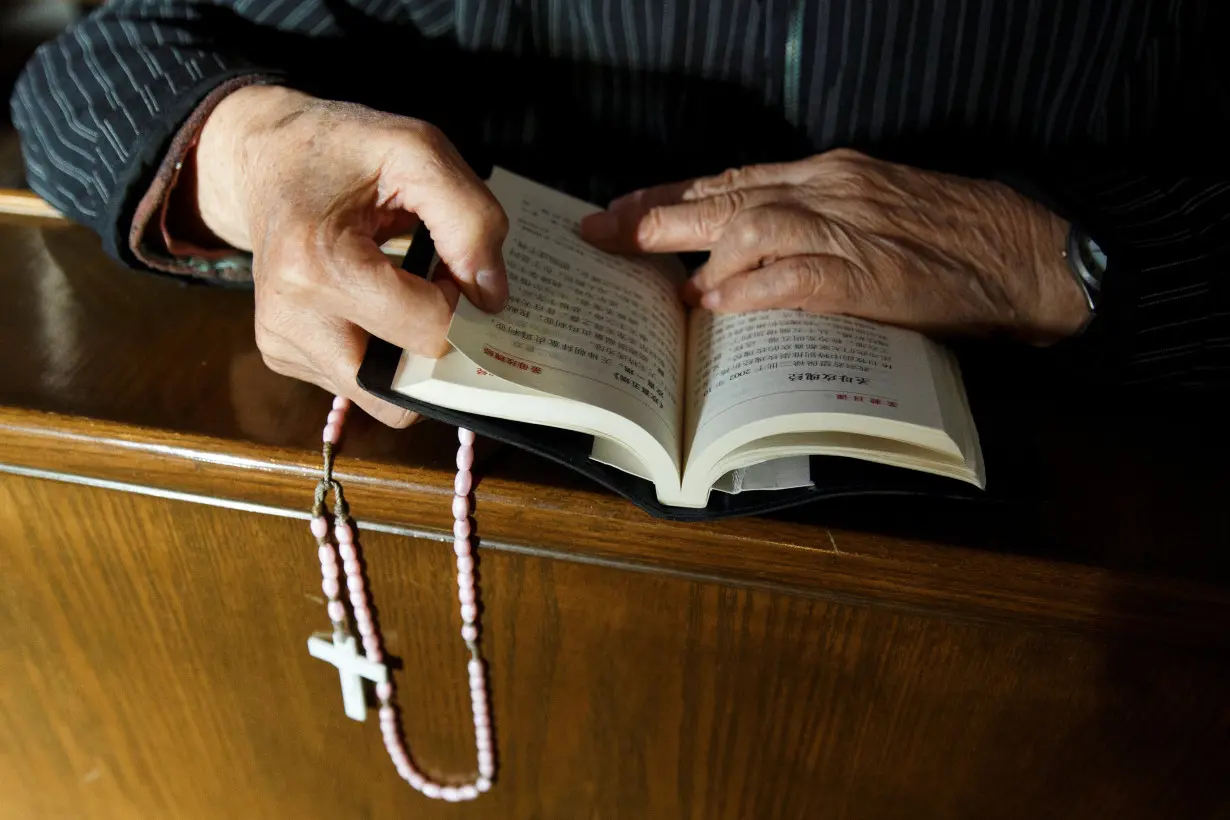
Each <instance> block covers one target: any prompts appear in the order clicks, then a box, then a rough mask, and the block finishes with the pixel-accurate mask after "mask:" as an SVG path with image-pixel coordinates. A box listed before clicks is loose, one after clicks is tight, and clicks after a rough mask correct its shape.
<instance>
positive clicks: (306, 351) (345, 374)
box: [262, 321, 419, 427]
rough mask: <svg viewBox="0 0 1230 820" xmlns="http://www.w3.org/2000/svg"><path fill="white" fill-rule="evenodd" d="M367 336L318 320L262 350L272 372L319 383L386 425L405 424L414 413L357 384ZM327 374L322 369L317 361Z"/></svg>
mask: <svg viewBox="0 0 1230 820" xmlns="http://www.w3.org/2000/svg"><path fill="white" fill-rule="evenodd" d="M367 339H368V336H367V334H366V333H364V332H363V331H362V330H361V329H360V328H357V327H354V326H353V325H340V326H339V325H335V324H333V323H330V322H327V321H326V322H322V323H318V324H317V325H316V326H315V329H314V332H313V334H312V336H311V337H305V338H302V339H299V340H297V341H296V340H289V339H282V340H279V341H280V344H279V347H280V352H279V353H278V354H275V355H269V354H263V356H262V358H263V359H264V362H265V365H266V366H267V367H268V368H269V369H270V370H272V371H273V372H275V373H279V374H281V375H283V376H289V377H290V378H293V379H298V380H299V381H304V382H308V383H310V384H314V385H316V386H317V387H320V388H322V389H324V390H326V391H328V392H329V393H332V394H333V395H335V396H345V397H346V398H348V399H350V400H351V401H352V402H354V403H355V404H357V405H358V406H359V407H361V408H362V409H363V411H364V412H366V413H367V414H368V415H369V416H371V417H372V418H374V419H376V420H377V421H379V422H381V423H382V424H386V425H388V426H389V427H407V426H409V425H411V424H413V423H415V422H416V421H418V418H419V416H418V414H417V413H415V412H412V411H410V410H406V409H405V408H402V407H398V406H397V405H395V404H392V403H391V402H387V401H384V400H383V399H379V398H377V397H376V396H373V395H372V394H370V393H368V392H367V391H366V390H364V389H362V388H361V387H359V384H358V380H357V376H358V372H359V363H360V362H361V360H362V356H363V352H364V351H365V350H366V348H367ZM318 364H319V365H321V366H323V367H324V368H325V369H327V370H328V371H329V372H330V374H326V373H322V372H321V370H320V369H318V366H317V365H318Z"/></svg>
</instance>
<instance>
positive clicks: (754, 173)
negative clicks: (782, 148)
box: [680, 154, 824, 201]
mask: <svg viewBox="0 0 1230 820" xmlns="http://www.w3.org/2000/svg"><path fill="white" fill-rule="evenodd" d="M823 156H824V155H823V154H822V155H821V157H823ZM818 159H819V157H814V158H811V159H807V160H799V161H796V162H770V163H765V164H763V165H747V166H744V167H743V168H729V169H727V170H725V171H723V172H722V173H720V174H718V175H716V176H711V177H701V178H699V179H695V180H692V182H691V183H690V184H688V185H687V186H686V187H685V188H684V189H683V191H682V192H681V196H680V199H681V200H683V201H692V200H697V199H705V198H707V197H711V196H719V195H721V194H726V193H730V192H731V191H740V190H745V189H747V188H768V187H773V186H778V185H800V184H802V183H804V182H806V181H807V180H808V179H810V178H811V177H812V176H813V175H814V174H815V167H814V163H815V162H816V161H817V160H818Z"/></svg>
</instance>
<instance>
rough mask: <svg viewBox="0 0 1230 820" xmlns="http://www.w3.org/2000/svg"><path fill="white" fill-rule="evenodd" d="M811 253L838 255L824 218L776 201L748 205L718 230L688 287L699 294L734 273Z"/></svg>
mask: <svg viewBox="0 0 1230 820" xmlns="http://www.w3.org/2000/svg"><path fill="white" fill-rule="evenodd" d="M813 253H833V254H836V255H840V253H839V251H838V249H837V248H835V246H834V243H833V241H832V235H831V230H830V226H829V224H828V222H827V221H826V220H825V219H824V217H822V216H819V215H818V214H815V213H812V212H810V211H806V210H803V209H802V208H795V207H789V206H783V205H778V204H773V205H762V206H760V207H757V208H748V209H747V210H744V211H742V212H741V213H739V215H738V216H736V217H735V218H734V219H733V220H732V221H731V223H730V225H729V226H728V227H727V229H726V230H725V231H723V232H722V236H721V238H720V239H719V240H718V242H717V244H716V245H714V246H713V250H712V252H711V253H710V254H709V259H708V261H707V262H705V264H703V265H701V266H700V267H699V268H697V269H696V273H695V274H693V275H692V278H691V280H690V282H689V289H690V290H694V291H695V292H698V293H703V292H704V291H708V290H713V289H714V288H716V287H717V286H718V285H720V284H721V283H722V282H724V281H725V280H726V279H728V278H729V277H731V276H734V275H735V274H738V273H746V272H747V271H752V270H756V269H758V268H763V267H765V266H767V265H771V264H773V263H774V262H776V261H777V260H779V259H785V258H787V257H791V256H805V255H807V254H813Z"/></svg>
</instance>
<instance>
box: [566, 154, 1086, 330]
mask: <svg viewBox="0 0 1230 820" xmlns="http://www.w3.org/2000/svg"><path fill="white" fill-rule="evenodd" d="M1067 230H1068V226H1067V224H1066V223H1065V222H1064V221H1063V220H1061V219H1060V218H1058V217H1057V216H1055V215H1054V214H1052V213H1050V212H1049V211H1048V210H1047V209H1046V208H1043V207H1042V206H1040V205H1038V204H1036V203H1035V202H1033V201H1031V200H1029V199H1027V198H1025V197H1023V196H1021V195H1020V194H1017V193H1016V192H1014V191H1012V190H1010V189H1009V188H1007V187H1005V186H1003V185H1000V184H997V183H991V182H982V181H974V180H969V179H964V178H961V177H955V176H950V175H947V174H940V173H932V172H928V171H921V170H918V169H915V168H909V167H906V166H902V165H894V164H892V163H889V162H883V161H880V160H876V159H873V158H871V157H868V156H865V155H863V154H860V153H858V152H855V151H850V150H836V151H830V152H828V153H824V154H820V155H818V156H815V157H812V158H810V159H806V160H802V161H799V162H791V163H784V164H778V165H760V166H752V167H748V168H743V169H738V170H732V171H727V172H726V173H724V174H722V175H720V176H717V177H711V178H705V179H697V180H691V181H688V182H681V183H676V184H673V185H664V186H661V187H658V188H650V189H646V190H642V191H637V192H634V193H632V194H628V195H627V196H624V197H621V198H620V199H617V200H615V201H614V202H612V203H611V206H610V208H609V210H607V211H605V212H602V213H599V214H594V215H592V216H590V217H589V218H587V219H586V220H585V221H584V222H583V223H582V226H581V231H582V236H584V237H585V238H586V239H588V240H589V241H591V242H593V243H594V244H595V245H598V246H599V247H602V248H604V249H607V250H611V251H617V252H651V253H661V252H679V251H709V252H710V254H709V259H708V261H707V262H706V263H705V264H704V265H702V266H701V267H700V268H699V269H698V270H697V271H696V273H695V275H694V276H693V277H692V279H691V280H690V281H689V282H688V285H687V286H686V288H685V295H686V296H688V298H689V299H690V300H691V301H693V302H694V303H695V302H699V304H700V305H701V306H703V307H706V308H710V309H712V310H715V311H723V312H738V311H747V310H757V309H762V308H802V309H804V310H808V311H812V312H816V313H841V314H847V315H851V316H861V317H864V318H867V319H875V320H878V321H882V322H888V323H892V324H897V325H902V326H905V327H912V328H915V329H918V330H922V331H926V332H932V333H945V334H946V333H974V334H984V333H996V332H1007V333H1011V334H1013V335H1015V336H1017V337H1019V338H1022V339H1024V340H1027V341H1030V342H1034V343H1039V344H1043V343H1047V342H1053V341H1056V340H1058V339H1060V338H1063V337H1065V336H1069V335H1071V334H1073V333H1075V332H1076V331H1077V330H1078V329H1080V327H1081V326H1082V325H1083V324H1084V323H1085V321H1086V320H1087V319H1088V308H1087V306H1086V303H1085V299H1084V295H1083V293H1082V292H1081V289H1080V286H1079V285H1078V284H1077V283H1076V280H1075V278H1074V277H1073V276H1072V275H1071V273H1070V272H1069V270H1068V268H1067V263H1066V262H1065V261H1064V258H1063V249H1064V247H1065V244H1066V241H1065V240H1066V237H1067Z"/></svg>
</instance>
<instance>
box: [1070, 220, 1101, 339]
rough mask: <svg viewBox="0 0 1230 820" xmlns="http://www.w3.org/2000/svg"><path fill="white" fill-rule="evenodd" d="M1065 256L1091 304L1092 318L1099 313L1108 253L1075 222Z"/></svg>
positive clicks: (1090, 312)
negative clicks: (1099, 298)
mask: <svg viewBox="0 0 1230 820" xmlns="http://www.w3.org/2000/svg"><path fill="white" fill-rule="evenodd" d="M1064 256H1065V257H1067V259H1068V269H1069V270H1071V271H1072V275H1073V276H1074V277H1076V281H1077V284H1079V285H1080V286H1081V290H1082V291H1083V292H1084V294H1085V303H1086V304H1087V305H1089V316H1090V319H1092V318H1093V316H1095V315H1096V314H1097V309H1098V297H1099V296H1100V295H1101V293H1102V276H1103V274H1105V273H1106V254H1104V253H1103V252H1102V249H1101V248H1100V247H1098V243H1097V242H1094V241H1093V237H1091V236H1090V235H1089V234H1087V233H1085V231H1083V230H1081V229H1080V228H1079V227H1078V226H1077V225H1076V224H1075V223H1073V224H1072V227H1071V228H1070V229H1069V230H1068V247H1067V250H1066V251H1065V252H1064Z"/></svg>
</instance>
